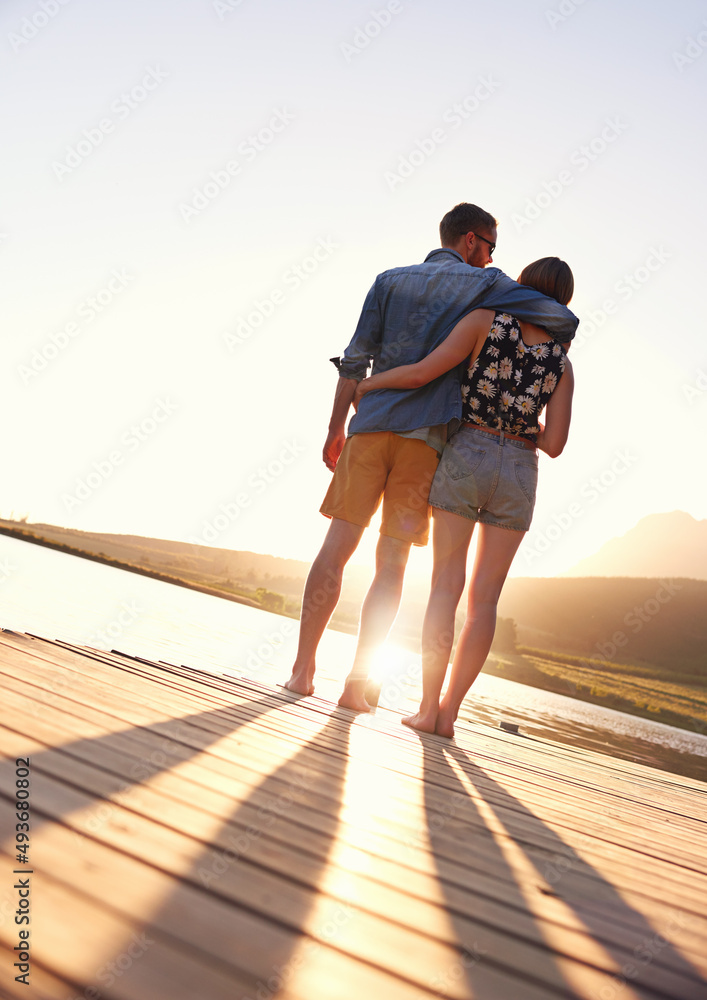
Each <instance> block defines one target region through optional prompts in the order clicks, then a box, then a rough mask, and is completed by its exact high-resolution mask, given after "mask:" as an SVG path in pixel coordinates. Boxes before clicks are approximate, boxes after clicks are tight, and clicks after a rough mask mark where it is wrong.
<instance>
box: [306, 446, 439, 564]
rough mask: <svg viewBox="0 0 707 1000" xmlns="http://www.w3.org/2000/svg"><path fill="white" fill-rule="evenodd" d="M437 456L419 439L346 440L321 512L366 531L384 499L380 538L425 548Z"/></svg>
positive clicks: (432, 449)
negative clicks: (359, 526)
mask: <svg viewBox="0 0 707 1000" xmlns="http://www.w3.org/2000/svg"><path fill="white" fill-rule="evenodd" d="M438 462H439V456H438V455H437V452H436V451H435V450H434V448H430V446H429V445H427V444H425V442H424V441H420V440H418V439H417V438H405V437H401V436H400V435H399V434H393V433H392V432H391V431H374V432H372V433H366V434H353V435H352V436H351V437H350V438H347V440H346V444H345V445H344V447H343V450H342V452H341V456H340V458H339V461H338V462H337V465H336V469H335V470H334V476H333V478H332V481H331V483H330V485H329V489H328V490H327V494H326V496H325V497H324V503H323V504H322V506H321V507H320V508H319V509H320V511H321V512H322V514H324V515H326V517H338V518H340V519H341V520H342V521H349V522H351V523H352V524H360V525H361V527H362V528H367V527H368V525H369V524H370V523H371V518H372V517H373V515H374V514H375V512H376V511H377V510H378V506H379V504H380V502H381V497H382V498H383V520H382V524H381V529H380V530H381V534H382V535H389V536H390V537H391V538H399V539H400V540H401V541H403V542H412V543H413V544H414V545H427V538H428V535H429V507H428V504H427V498H428V497H429V493H430V486H431V485H432V480H433V479H434V474H435V471H436V469H437V463H438Z"/></svg>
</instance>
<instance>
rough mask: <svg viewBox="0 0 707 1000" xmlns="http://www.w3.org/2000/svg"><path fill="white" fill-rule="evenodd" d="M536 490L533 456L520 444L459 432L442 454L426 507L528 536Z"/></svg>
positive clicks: (483, 433)
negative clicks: (524, 532)
mask: <svg viewBox="0 0 707 1000" xmlns="http://www.w3.org/2000/svg"><path fill="white" fill-rule="evenodd" d="M537 484H538V453H537V451H535V450H533V449H530V448H527V447H526V446H525V445H524V444H523V442H522V441H514V440H513V439H511V438H507V437H505V438H504V437H498V436H496V435H495V434H491V433H490V432H488V431H484V430H481V429H480V428H477V427H467V426H464V427H460V428H459V430H458V431H457V432H456V434H454V435H453V436H452V437H451V438H450V439H449V441H447V444H446V445H445V448H444V451H443V452H442V458H441V459H440V463H439V465H438V467H437V472H436V474H435V477H434V480H433V482H432V489H431V490H430V506H432V507H437V508H438V509H440V510H448V511H449V512H450V513H452V514H459V515H460V516H461V517H468V518H469V519H470V520H472V521H478V522H479V523H480V524H491V525H494V526H495V527H498V528H510V529H512V530H513V531H527V530H528V528H529V527H530V522H531V521H532V518H533V508H534V507H535V490H536V488H537Z"/></svg>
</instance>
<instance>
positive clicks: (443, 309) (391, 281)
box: [339, 247, 579, 434]
mask: <svg viewBox="0 0 707 1000" xmlns="http://www.w3.org/2000/svg"><path fill="white" fill-rule="evenodd" d="M482 308H483V309H494V310H497V311H500V312H507V313H510V314H511V315H512V316H515V317H516V318H517V319H519V320H521V321H525V322H528V323H535V324H536V325H537V326H541V327H543V328H544V329H545V330H547V332H548V334H549V335H550V336H551V337H554V338H555V339H557V340H561V341H563V342H564V341H569V340H572V338H573V337H574V334H575V330H576V329H577V325H578V323H579V320H578V319H577V317H576V316H575V315H574V314H573V313H571V312H570V310H569V309H568V308H567V307H566V306H562V305H560V303H559V302H556V301H555V300H554V299H550V298H547V297H546V296H545V295H542V294H541V293H540V292H538V291H536V290H535V289H534V288H529V287H528V286H527V285H519V284H518V282H516V281H513V279H512V278H509V277H508V276H507V275H506V274H504V273H503V272H502V271H499V269H498V268H496V267H487V268H480V267H470V266H469V265H468V264H466V263H465V262H464V260H463V259H462V257H461V255H460V254H458V253H457V252H456V251H455V250H449V249H448V248H444V247H443V248H440V249H438V250H433V251H432V252H431V253H430V254H428V255H427V257H426V258H425V261H424V263H423V264H412V265H410V266H409V267H396V268H393V269H392V270H390V271H384V272H383V273H382V274H379V275H378V277H377V278H376V280H375V282H374V283H373V287H372V288H371V290H370V291H369V293H368V295H367V296H366V301H365V302H364V304H363V310H362V312H361V318H360V319H359V321H358V325H357V327H356V331H355V333H354V335H353V338H352V339H351V343H350V344H349V346H348V347H347V348H346V351H345V353H344V356H343V358H342V359H341V362H340V365H339V375H340V377H341V378H350V379H356V381H360V380H361V379H363V378H365V376H366V375H367V373H368V367H369V364H370V363H371V361H372V362H373V374H375V373H376V372H384V371H388V369H389V368H397V367H398V365H411V364H415V363H416V362H418V361H421V360H422V358H424V357H426V356H427V355H428V354H429V353H430V351H433V350H434V349H435V348H436V347H438V346H439V345H440V344H441V343H442V341H443V340H444V339H445V338H446V337H447V335H448V334H449V333H450V332H451V330H452V328H453V327H454V326H456V324H457V323H458V322H459V320H460V319H462V317H464V316H466V315H467V313H469V312H471V311H472V310H473V309H482ZM463 368H464V365H463V364H461V365H458V366H457V367H456V368H453V369H452V370H451V371H449V372H446V373H445V374H444V375H440V376H439V377H438V378H436V379H434V380H433V381H432V382H430V383H428V384H427V385H424V386H421V387H420V388H418V389H377V390H374V391H373V392H368V393H366V395H365V396H364V397H363V398H362V400H361V404H360V406H359V408H358V412H357V413H356V415H355V416H354V417H353V418H352V419H351V421H350V423H349V427H348V433H349V434H361V433H365V432H371V431H394V432H398V433H401V432H404V431H411V430H415V429H417V428H418V427H431V426H434V425H435V424H447V423H449V422H450V421H451V420H455V419H459V417H460V416H461V408H462V406H461V389H460V379H461V373H462V371H463Z"/></svg>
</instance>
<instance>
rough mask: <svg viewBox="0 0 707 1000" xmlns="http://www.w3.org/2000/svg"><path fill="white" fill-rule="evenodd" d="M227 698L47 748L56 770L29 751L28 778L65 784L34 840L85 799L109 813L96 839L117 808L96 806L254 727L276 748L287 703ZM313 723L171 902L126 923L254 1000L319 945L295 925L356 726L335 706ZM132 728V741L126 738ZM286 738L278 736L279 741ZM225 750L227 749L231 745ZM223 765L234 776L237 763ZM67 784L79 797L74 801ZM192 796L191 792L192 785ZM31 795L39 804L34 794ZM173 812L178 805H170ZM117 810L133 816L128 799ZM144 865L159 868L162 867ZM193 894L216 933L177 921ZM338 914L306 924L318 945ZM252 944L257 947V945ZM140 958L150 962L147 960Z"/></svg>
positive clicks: (324, 848)
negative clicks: (156, 936)
mask: <svg viewBox="0 0 707 1000" xmlns="http://www.w3.org/2000/svg"><path fill="white" fill-rule="evenodd" d="M234 693H235V694H236V696H237V697H238V698H239V702H238V703H237V704H236V705H235V706H229V705H220V706H216V707H214V708H213V709H208V710H205V711H201V712H195V713H193V714H191V715H185V716H181V717H176V718H174V719H169V720H166V721H164V722H160V723H156V724H153V725H137V726H127V727H126V728H124V729H121V730H118V731H117V732H112V733H108V734H105V735H102V736H98V737H95V738H86V739H80V740H75V741H72V742H68V743H65V744H62V745H61V746H59V747H58V748H56V750H53V751H51V752H53V753H54V754H55V755H56V754H60V755H61V757H65V758H66V763H65V766H64V764H63V761H62V760H61V758H59V759H57V757H56V756H55V757H54V759H53V762H50V761H49V760H47V759H43V758H46V754H47V753H48V752H50V751H45V752H42V753H33V754H32V769H33V773H34V774H35V776H37V777H38V776H39V775H40V774H44V775H46V776H48V777H49V778H50V779H53V780H55V781H59V782H61V783H63V784H66V785H68V786H69V789H68V793H67V798H68V802H67V807H66V810H65V811H64V812H63V813H62V814H57V816H56V818H54V817H47V816H43V815H42V814H41V813H40V812H35V813H34V814H33V833H34V834H36V833H38V832H39V830H40V829H41V826H42V825H43V823H46V822H50V821H51V822H61V819H62V815H63V816H65V817H68V816H70V814H71V813H72V812H74V811H76V809H77V808H78V809H85V808H86V804H85V803H86V797H87V798H88V800H89V801H90V800H91V799H95V800H96V801H97V802H99V803H100V801H101V800H102V801H103V803H104V805H105V808H106V809H107V810H108V814H107V815H103V816H101V810H100V805H99V807H98V809H97V812H96V820H97V822H96V825H95V828H94V829H93V830H92V829H91V826H90V824H89V828H88V834H89V836H95V837H96V839H98V840H99V841H102V842H105V841H104V840H103V838H102V837H101V827H102V826H103V825H104V824H105V823H106V822H107V821H108V819H109V818H110V815H111V811H112V810H114V809H115V807H114V806H113V805H112V804H111V803H110V802H106V801H105V800H107V799H109V798H110V797H111V796H114V797H116V799H117V801H118V802H119V801H120V793H121V792H125V791H127V790H129V788H130V787H132V786H133V785H137V784H140V783H141V782H143V781H146V782H149V779H151V778H153V777H155V776H156V775H158V774H160V773H161V772H165V771H169V770H170V769H171V768H173V767H176V766H178V765H180V764H183V763H185V762H187V761H189V760H191V759H193V758H195V757H197V756H198V755H199V754H201V753H203V752H204V751H205V750H208V749H209V748H210V747H211V746H213V745H214V744H215V743H217V742H218V741H220V740H222V739H223V738H224V737H226V736H230V735H232V734H233V733H235V732H237V731H238V729H240V728H242V727H243V726H245V725H248V724H249V723H251V722H253V721H255V720H260V721H261V722H262V723H263V724H264V726H265V728H269V730H270V735H271V737H272V741H273V746H274V747H277V746H278V742H279V745H280V747H282V739H283V737H282V733H281V731H280V730H279V729H278V716H279V715H280V713H281V712H282V711H283V709H284V710H287V709H288V708H291V707H292V705H293V699H292V697H291V696H289V695H285V694H278V692H276V691H270V692H267V693H266V694H263V695H262V696H260V697H254V698H253V699H252V700H251V698H250V696H249V692H248V691H245V692H244V691H243V690H238V689H236V690H235V691H234ZM207 696H208V697H211V698H221V699H223V698H224V697H227V692H225V691H224V690H223V689H221V688H219V689H212V690H211V691H210V692H209V693H208V695H207ZM67 708H70V705H67ZM236 711H237V713H238V714H236ZM280 717H281V716H280ZM292 717H293V716H290V718H292ZM319 717H321V718H322V719H324V720H325V721H324V724H323V726H322V727H321V728H320V729H318V730H317V731H316V732H315V733H314V734H312V735H311V736H310V737H309V738H307V737H306V736H305V737H304V738H305V740H306V742H304V744H303V745H299V746H298V745H297V739H296V737H290V740H291V745H292V749H293V751H294V752H293V753H292V756H291V757H289V758H288V759H287V760H285V761H284V762H283V763H280V764H279V765H278V766H276V767H275V769H274V770H273V771H272V772H271V773H269V774H266V775H265V776H263V777H262V780H260V781H257V783H256V784H254V787H253V788H252V790H251V792H250V793H249V794H248V795H247V796H246V797H245V798H243V799H241V800H239V801H238V802H237V803H236V804H235V805H234V809H233V812H232V813H231V814H230V815H229V816H228V817H226V818H225V819H224V818H222V819H221V820H218V819H216V820H215V823H216V827H217V830H216V833H214V834H213V835H212V836H210V837H208V841H209V842H208V843H204V844H203V845H202V849H200V850H199V851H198V852H197V854H196V856H195V857H194V859H193V861H192V862H191V865H190V867H189V870H188V871H186V872H181V873H180V875H179V877H178V879H176V880H175V882H174V887H173V889H172V890H171V891H170V892H169V893H168V895H167V896H166V897H163V898H161V899H159V900H157V901H155V902H154V904H153V905H154V909H153V910H152V912H150V910H149V904H148V910H147V912H141V913H140V914H134V915H133V916H135V917H136V918H138V919H139V924H140V926H143V927H145V928H147V932H148V934H149V932H150V930H154V931H157V932H159V933H160V934H162V935H167V936H168V937H170V936H171V937H173V939H174V943H175V944H176V945H177V946H179V945H180V943H182V942H188V950H189V951H190V952H191V953H192V954H194V953H199V952H201V953H202V959H203V963H204V965H205V966H206V967H212V966H213V965H214V964H216V965H217V966H220V967H221V969H222V971H223V972H224V973H225V974H226V975H228V969H229V968H231V969H233V971H234V973H239V975H238V976H237V979H238V980H240V981H241V982H242V981H243V980H245V981H247V982H248V983H249V984H251V987H252V994H253V996H254V997H255V996H256V995H257V996H258V997H262V996H265V995H268V996H273V997H274V996H275V995H276V993H277V992H278V990H279V988H280V986H279V984H282V983H284V982H286V980H287V977H288V976H289V975H293V974H294V973H295V968H296V967H299V965H300V964H301V961H302V957H301V956H300V955H299V954H298V959H297V961H296V962H295V961H294V960H293V956H294V953H295V951H298V949H299V947H300V945H301V944H304V943H305V942H306V943H307V945H308V946H309V947H316V946H315V945H314V943H313V940H312V938H308V937H307V936H306V935H305V934H302V933H301V929H302V928H303V927H304V926H305V924H306V923H307V921H308V919H309V917H310V916H311V912H312V908H313V907H314V906H315V904H316V903H317V902H318V897H317V886H318V883H319V881H320V878H321V875H322V873H323V871H324V869H325V868H326V866H327V863H328V858H329V854H330V850H331V847H332V845H333V844H334V842H335V840H336V836H337V832H338V826H339V818H338V817H339V811H340V805H341V802H342V799H343V789H344V781H345V776H346V766H347V748H348V735H349V729H350V726H351V724H352V722H353V718H354V717H353V716H352V715H351V713H347V712H344V711H342V710H340V709H334V710H333V711H332V712H331V713H328V714H324V713H317V712H316V711H315V712H312V713H311V715H310V721H313V722H314V723H317V722H318V720H319ZM138 731H139V734H140V737H141V739H140V740H139V741H138V740H136V739H135V734H136V733H137V732H138ZM284 739H285V740H287V736H286V735H285V737H284ZM300 742H301V740H300ZM230 750H231V752H233V747H231V748H230ZM313 753H314V754H315V756H314V757H313ZM317 755H318V756H317ZM72 760H74V761H81V763H82V764H83V765H86V767H87V768H88V769H86V767H81V768H80V769H76V767H73V766H72ZM232 766H233V768H234V771H237V769H238V766H239V765H238V763H237V762H236V761H234V762H233V765H232ZM223 773H224V772H223V771H222V772H221V774H223ZM192 780H194V778H192ZM72 787H73V788H74V789H75V791H76V792H77V793H79V794H78V795H71V788H72ZM194 788H195V795H198V786H196V785H195V786H194ZM167 794H168V793H167ZM79 796H80V798H81V799H82V800H83V802H82V803H81V804H79ZM38 798H39V799H40V800H41V796H39V797H38ZM175 807H176V808H178V806H177V803H175ZM39 808H41V806H39ZM126 808H128V809H130V808H132V807H131V806H130V804H129V802H128V803H127V804H126ZM168 809H169V806H166V811H165V814H164V815H162V816H151V817H150V819H152V820H153V821H154V822H155V823H166V822H167V821H168V820H169V818H170V816H169V812H168V811H167V810H168ZM167 825H168V824H167ZM293 829H294V831H295V836H294V846H292V845H293ZM77 837H83V834H77ZM196 843H198V840H197V841H196ZM126 853H129V854H132V855H133V856H134V857H135V858H137V859H138V860H140V861H145V860H146V859H145V856H144V854H143V853H142V851H141V845H140V844H139V843H135V845H134V852H133V849H132V845H131V847H130V849H129V850H128V851H126ZM283 859H284V860H283ZM148 863H151V864H155V865H156V867H160V864H159V861H154V860H153V861H150V862H148ZM167 867H168V866H167ZM185 886H186V889H185ZM185 894H186V897H187V901H186V902H185ZM199 896H201V897H202V899H203V898H204V897H207V899H206V902H204V904H203V905H200V906H199V908H200V911H201V913H202V915H203V913H204V912H205V911H206V912H211V913H212V914H218V916H219V920H220V923H219V926H218V927H214V925H213V923H212V924H211V925H210V924H209V923H208V922H207V923H206V924H201V923H199V922H198V921H197V920H196V919H194V920H193V923H191V924H190V922H189V920H188V919H187V922H186V923H185V921H184V913H185V908H186V909H187V912H188V905H189V904H188V900H189V899H191V901H192V902H194V901H195V900H196V899H197V898H198V897H199ZM177 897H179V905H178V906H177V905H175V901H176V899H177ZM338 910H339V911H341V913H342V917H341V920H339V917H338V914H337V907H336V906H333V907H330V908H329V910H328V912H327V913H326V916H325V917H323V918H322V921H321V923H322V925H323V926H322V927H320V926H319V924H317V925H315V926H314V928H313V935H314V937H315V938H316V937H323V938H324V939H325V940H326V939H327V937H329V938H331V937H332V935H335V934H336V932H337V931H338V926H339V924H340V923H341V922H345V919H346V914H345V907H344V906H340V907H338ZM179 914H181V917H180V916H179ZM229 921H231V922H232V923H231V924H230V927H231V930H230V931H229ZM224 925H225V933H227V934H229V935H230V936H229V940H228V943H227V946H224V943H223V940H221V942H220V944H218V943H217V944H216V945H214V941H217V940H218V939H219V938H221V937H222V935H223V933H224ZM131 940H132V939H130V940H128V941H126V942H122V944H118V945H117V946H116V945H115V944H113V945H111V950H112V949H113V948H115V953H116V955H121V954H124V953H125V949H126V948H127V947H128V946H129V945H130V943H131ZM254 940H256V941H258V942H259V946H256V947H254V945H253V941H254ZM264 956H266V958H265V959H264ZM109 959H110V956H105V955H104V956H103V957H102V959H101V965H100V966H99V967H98V968H97V969H96V975H98V973H99V972H100V969H101V967H102V966H103V964H104V963H105V962H106V961H108V960H109ZM142 961H147V962H149V961H150V957H149V953H148V954H147V955H146V956H145V958H144V959H142ZM38 964H39V963H38ZM263 970H265V971H263ZM50 971H51V970H50ZM128 981H129V973H127V974H126V975H125V976H124V978H123V979H122V980H121V985H122V986H124V987H127V986H128ZM76 986H77V987H78V986H80V988H81V989H85V988H87V987H88V988H93V989H99V987H100V983H98V982H89V983H85V982H84V983H82V984H76ZM177 987H178V984H177V983H175V982H173V981H172V980H171V979H169V978H168V977H165V979H164V982H163V983H162V984H161V988H160V992H159V993H155V994H154V1000H168V998H172V997H173V996H174V995H175V989H176V988H177ZM233 996H234V1000H236V998H240V997H241V996H242V993H241V990H240V989H239V988H238V987H236V986H234V993H233Z"/></svg>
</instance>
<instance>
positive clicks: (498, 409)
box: [354, 257, 574, 736]
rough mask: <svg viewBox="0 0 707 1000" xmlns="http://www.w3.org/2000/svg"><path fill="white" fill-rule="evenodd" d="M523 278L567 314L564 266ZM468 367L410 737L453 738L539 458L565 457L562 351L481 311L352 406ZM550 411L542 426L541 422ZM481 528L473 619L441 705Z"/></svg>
mask: <svg viewBox="0 0 707 1000" xmlns="http://www.w3.org/2000/svg"><path fill="white" fill-rule="evenodd" d="M518 281H519V282H520V284H522V285H530V286H532V287H533V288H537V289H538V291H541V292H543V293H544V294H545V295H548V296H550V297H552V298H554V299H556V300H557V301H558V302H561V303H562V304H563V305H567V303H568V302H569V301H570V299H571V298H572V293H573V291H574V279H573V277H572V272H571V271H570V269H569V267H568V266H567V264H565V263H564V261H561V260H560V259H559V258H557V257H544V258H542V259H541V260H537V261H535V262H534V263H532V264H529V265H528V267H526V268H525V269H524V271H523V272H522V274H521V275H520V277H519V278H518ZM466 358H468V359H469V364H468V369H467V370H466V371H465V373H464V375H463V377H462V387H461V388H462V426H461V427H460V428H459V430H458V431H457V432H456V433H455V434H454V435H453V436H452V437H451V438H450V439H449V441H448V442H447V444H446V446H445V449H444V452H443V454H442V458H441V460H440V463H439V467H438V469H437V473H436V475H435V478H434V482H433V484H432V489H431V490H430V505H431V507H432V508H433V510H432V515H433V519H434V522H433V523H434V530H433V549H434V568H433V572H432V590H431V593H430V598H429V603H428V605H427V612H426V614H425V620H424V625H423V632H422V670H423V674H422V677H423V681H422V701H421V703H420V708H419V711H418V712H417V713H416V714H415V715H412V716H410V717H408V718H405V719H403V722H404V723H405V724H406V725H408V726H412V727H413V728H414V729H419V730H421V731H422V732H427V733H437V734H438V735H440V736H453V735H454V721H455V719H456V717H457V714H458V712H459V707H460V705H461V703H462V701H463V699H464V697H465V695H466V693H467V691H468V690H469V688H470V687H471V685H472V684H473V682H474V681H475V680H476V677H477V675H478V674H479V671H480V670H481V668H482V666H483V665H484V662H485V660H486V657H487V655H488V652H489V649H490V648H491V641H492V639H493V634H494V630H495V627H496V606H497V604H498V599H499V596H500V594H501V589H502V588H503V584H504V583H505V580H506V576H507V575H508V571H509V569H510V566H511V563H512V561H513V557H514V556H515V554H516V552H517V550H518V547H519V545H520V543H521V541H522V540H523V535H524V534H525V532H526V531H527V530H528V528H529V527H530V522H531V519H532V515H533V507H534V504H535V488H536V484H537V468H538V453H537V450H536V449H537V448H540V449H541V450H542V451H544V452H546V453H547V454H548V455H549V456H550V457H551V458H555V457H556V456H557V455H559V454H560V453H561V452H562V449H563V448H564V446H565V442H566V441H567V435H568V433H569V425H570V417H571V408H572V392H573V389H574V377H573V374H572V367H571V365H570V363H569V361H568V359H567V356H566V350H565V349H564V345H560V344H558V343H557V342H556V341H553V340H552V339H551V338H550V337H549V336H548V335H547V334H546V333H545V331H544V330H542V329H541V328H540V327H537V326H533V325H531V324H528V323H519V322H518V321H517V320H516V319H515V318H514V317H513V316H509V315H507V314H503V313H495V314H494V313H493V312H491V311H490V310H488V309H477V310H475V311H474V312H472V313H469V314H468V315H467V316H465V317H464V319H462V320H461V321H460V322H459V323H457V325H456V326H455V327H454V329H453V330H452V332H451V333H450V334H449V336H448V337H447V339H446V340H445V341H444V343H442V344H440V346H439V347H438V348H437V349H436V350H435V351H433V352H432V353H431V354H429V355H428V356H427V357H426V358H424V359H423V360H422V361H420V362H418V363H417V364H414V365H403V366H401V367H400V368H393V369H391V370H390V371H386V372H381V373H379V374H377V375H373V376H372V377H371V378H367V379H364V381H363V382H361V383H360V385H359V386H358V389H357V392H356V397H355V399H354V405H357V404H358V401H359V400H360V398H361V396H362V395H363V394H364V393H366V392H371V391H372V390H375V389H412V388H416V387H418V386H421V385H426V384H427V383H428V382H431V381H432V379H434V378H437V377H438V376H439V375H441V374H443V373H444V372H446V371H449V369H450V368H453V367H455V366H456V365H459V364H460V363H461V362H462V361H464V360H465V359H466ZM545 408H546V410H545V424H544V426H543V424H541V423H540V421H539V417H540V414H541V412H542V411H543V409H545ZM477 522H478V523H479V540H478V545H477V549H476V559H475V562H474V569H473V571H472V575H471V581H470V584H469V596H468V610H467V617H466V621H465V622H464V626H463V628H462V631H461V634H460V636H459V642H458V644H457V648H456V652H455V655H454V663H453V664H452V672H451V676H450V681H449V686H448V688H447V691H446V693H445V695H444V697H443V698H442V700H441V702H440V700H439V699H440V693H441V690H442V684H443V682H444V678H445V674H446V672H447V666H448V664H449V656H450V653H451V649H452V643H453V639H454V616H455V613H456V609H457V605H458V603H459V599H460V597H461V595H462V592H463V590H464V584H465V580H466V558H467V552H468V549H469V542H470V541H471V536H472V533H473V531H474V526H475V524H476V523H477Z"/></svg>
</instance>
